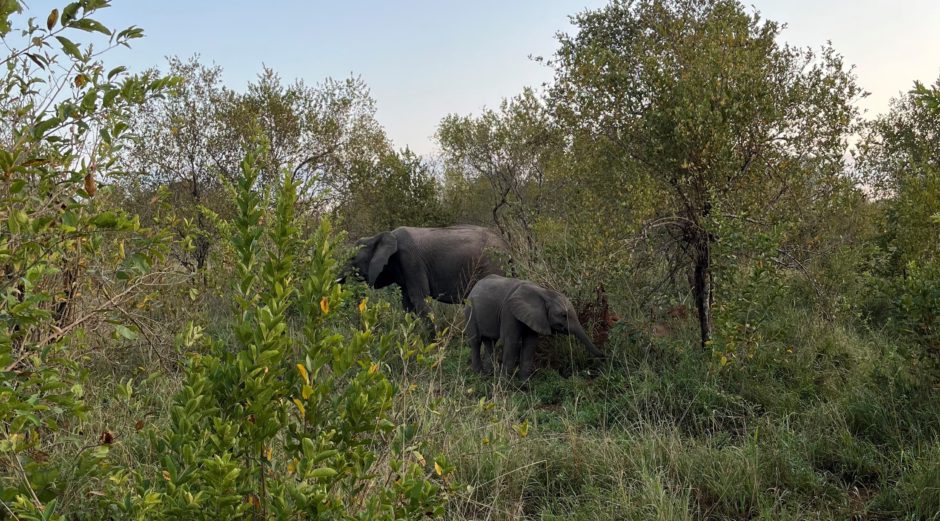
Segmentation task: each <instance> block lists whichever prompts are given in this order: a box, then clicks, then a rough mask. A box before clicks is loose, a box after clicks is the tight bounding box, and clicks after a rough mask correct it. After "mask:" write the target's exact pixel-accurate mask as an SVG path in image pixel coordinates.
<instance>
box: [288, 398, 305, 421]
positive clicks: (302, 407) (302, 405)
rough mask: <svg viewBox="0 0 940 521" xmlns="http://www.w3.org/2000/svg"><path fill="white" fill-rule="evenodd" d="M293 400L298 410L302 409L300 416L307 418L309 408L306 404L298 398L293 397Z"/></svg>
mask: <svg viewBox="0 0 940 521" xmlns="http://www.w3.org/2000/svg"><path fill="white" fill-rule="evenodd" d="M291 401H293V402H294V405H296V406H297V410H298V411H300V417H301V418H306V417H307V409H305V408H304V404H303V403H301V401H300V400H298V399H297V398H292V399H291Z"/></svg>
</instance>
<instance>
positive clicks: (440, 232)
mask: <svg viewBox="0 0 940 521" xmlns="http://www.w3.org/2000/svg"><path fill="white" fill-rule="evenodd" d="M357 244H358V245H359V246H360V249H359V251H358V252H357V253H356V255H355V256H354V257H353V258H352V260H351V261H350V262H349V264H348V265H347V267H346V269H345V270H344V273H346V272H354V273H356V274H358V275H359V276H361V277H363V278H364V279H365V280H366V282H367V283H368V284H369V285H370V286H372V287H374V288H384V287H386V286H390V285H392V284H397V285H398V286H399V287H400V288H401V295H402V305H403V306H404V308H405V310H406V311H416V312H417V313H418V314H420V315H421V316H424V317H426V316H427V314H428V312H429V309H428V305H427V303H426V302H425V298H427V297H432V298H434V299H435V300H438V301H440V302H444V303H448V304H456V303H460V302H463V300H464V299H465V298H466V296H467V292H468V291H469V289H470V288H471V287H473V284H474V283H475V282H476V281H477V280H479V279H480V278H481V277H483V276H486V275H489V274H492V273H497V274H503V273H504V272H503V269H502V268H501V267H500V257H505V259H506V260H507V261H508V260H509V247H508V245H507V244H506V241H504V240H503V239H502V237H500V236H499V235H498V234H497V233H496V232H494V231H492V230H490V229H488V228H484V227H482V226H472V225H458V226H450V227H448V228H416V227H407V226H403V227H399V228H395V229H394V230H391V231H387V232H382V233H379V234H376V235H373V236H372V237H366V238H363V239H360V240H359V241H357Z"/></svg>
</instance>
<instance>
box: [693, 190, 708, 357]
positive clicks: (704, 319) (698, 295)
mask: <svg viewBox="0 0 940 521" xmlns="http://www.w3.org/2000/svg"><path fill="white" fill-rule="evenodd" d="M704 214H705V215H706V216H707V215H708V210H707V207H706V211H705V212H704ZM693 237H694V240H693V241H692V251H693V266H692V269H693V273H692V296H693V297H694V298H695V308H696V309H697V310H698V325H699V334H700V337H701V341H702V348H703V349H704V348H705V347H706V346H707V344H708V341H709V340H710V339H711V336H712V319H711V303H712V276H711V235H710V234H709V233H708V231H707V230H703V229H701V228H696V229H695V230H694V235H693Z"/></svg>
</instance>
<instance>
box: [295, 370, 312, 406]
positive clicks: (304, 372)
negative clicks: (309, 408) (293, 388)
mask: <svg viewBox="0 0 940 521" xmlns="http://www.w3.org/2000/svg"><path fill="white" fill-rule="evenodd" d="M297 372H298V373H300V377H301V378H303V379H304V383H305V384H307V385H310V374H309V373H307V367H306V366H305V365H304V364H297ZM306 398H307V397H306V396H304V399H306Z"/></svg>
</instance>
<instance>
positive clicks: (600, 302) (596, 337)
mask: <svg viewBox="0 0 940 521" xmlns="http://www.w3.org/2000/svg"><path fill="white" fill-rule="evenodd" d="M578 320H580V321H581V324H582V325H583V326H584V328H585V329H587V330H588V331H591V332H592V335H591V340H592V341H593V342H594V344H595V345H597V346H603V345H604V344H606V343H607V339H608V338H609V337H610V330H611V328H612V327H613V326H614V324H616V323H617V321H618V320H620V317H618V316H617V315H616V314H614V313H613V312H612V311H611V310H610V303H609V302H608V301H607V292H606V291H605V290H604V285H603V284H598V286H597V288H595V289H594V299H593V300H591V301H589V302H587V303H586V304H582V305H581V306H579V311H578Z"/></svg>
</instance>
